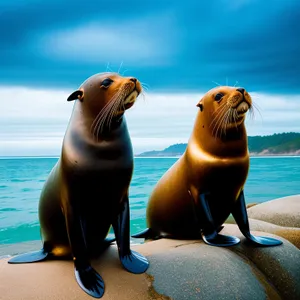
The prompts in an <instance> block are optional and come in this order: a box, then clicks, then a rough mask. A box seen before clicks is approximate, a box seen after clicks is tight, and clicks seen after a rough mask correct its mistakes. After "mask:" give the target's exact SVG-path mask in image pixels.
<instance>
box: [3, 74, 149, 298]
mask: <svg viewBox="0 0 300 300" xmlns="http://www.w3.org/2000/svg"><path fill="white" fill-rule="evenodd" d="M141 90H142V87H141V84H140V82H139V81H138V80H137V79H136V78H132V77H126V78H125V77H121V76H120V75H118V74H115V73H100V74H96V75H93V76H91V77H90V78H88V79H87V80H86V81H84V83H83V84H82V85H81V86H80V88H79V89H78V90H76V91H75V92H73V93H72V94H71V95H70V96H69V97H68V99H67V100H68V101H73V100H76V101H75V103H74V107H73V112H72V115H71V118H70V120H69V124H68V127H67V130H66V133H65V136H64V139H63V143H62V151H61V156H60V158H59V160H58V162H57V163H56V165H55V166H54V168H53V169H52V171H51V173H50V175H49V177H48V179H47V180H46V182H45V185H44V186H43V189H42V192H41V196H40V201H39V221H40V225H41V235H42V240H43V249H42V250H40V251H36V252H32V253H26V254H22V255H19V256H16V257H14V258H12V259H11V260H10V261H9V263H28V262H37V261H42V260H46V259H48V258H49V259H50V258H59V257H68V256H71V257H72V258H73V260H74V267H75V277H76V280H77V282H78V284H79V285H80V287H81V288H82V289H83V290H84V291H85V292H86V293H88V294H89V295H91V296H93V297H95V298H101V297H102V295H103V293H104V282H103V280H102V278H101V276H100V275H99V274H98V273H97V272H96V271H95V270H94V269H93V268H92V267H91V265H90V262H89V261H90V259H91V258H92V257H97V256H99V254H100V253H101V251H102V250H103V248H104V247H105V246H106V245H107V244H109V243H110V242H111V241H113V240H114V239H113V240H105V237H106V236H107V234H108V232H109V229H110V227H111V225H112V227H113V229H114V233H115V237H116V241H117V245H118V251H119V257H120V260H121V263H122V265H123V267H124V268H125V269H126V270H128V271H129V272H132V273H136V274H138V273H143V272H145V271H146V270H147V268H148V266H149V263H148V261H147V259H146V258H145V257H144V256H142V255H141V254H139V253H137V252H135V251H132V250H131V249H130V244H129V242H130V240H129V239H130V236H129V230H130V229H129V201H128V190H129V185H130V181H131V177H132V172H133V150H132V144H131V140H130V136H129V133H128V130H127V125H126V120H125V116H124V112H125V110H127V109H129V108H130V107H131V106H132V105H133V104H134V102H135V100H136V98H137V97H138V95H139V94H140V93H141Z"/></svg>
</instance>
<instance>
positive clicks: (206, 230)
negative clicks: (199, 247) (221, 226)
mask: <svg viewBox="0 0 300 300" xmlns="http://www.w3.org/2000/svg"><path fill="white" fill-rule="evenodd" d="M196 212H197V216H198V217H199V220H201V221H202V222H201V224H203V225H202V226H201V227H203V228H201V229H202V230H201V236H202V239H203V241H204V242H205V243H206V244H208V245H211V246H220V247H226V246H233V245H236V244H238V243H239V242H240V239H239V238H237V237H234V236H226V235H222V234H218V233H217V230H216V227H215V225H214V221H213V218H212V215H211V212H210V208H209V205H208V202H207V200H206V196H205V194H200V196H199V200H198V202H197V204H196Z"/></svg>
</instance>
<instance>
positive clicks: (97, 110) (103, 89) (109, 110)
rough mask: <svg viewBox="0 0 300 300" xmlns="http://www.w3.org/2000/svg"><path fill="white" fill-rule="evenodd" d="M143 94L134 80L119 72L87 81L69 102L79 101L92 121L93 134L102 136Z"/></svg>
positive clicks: (99, 75) (104, 74) (96, 76)
mask: <svg viewBox="0 0 300 300" xmlns="http://www.w3.org/2000/svg"><path fill="white" fill-rule="evenodd" d="M141 91H142V86H141V84H140V82H139V81H138V80H137V79H136V78H134V77H123V76H120V75H119V74H117V73H99V74H95V75H93V76H91V77H89V78H88V79H87V80H85V81H84V82H83V83H82V85H81V86H80V87H79V89H78V90H76V91H75V92H73V93H72V94H71V95H70V96H69V97H68V99H67V100H68V101H72V100H78V101H79V102H80V105H81V106H82V108H83V111H84V112H85V113H87V114H88V115H89V116H90V117H91V118H93V119H94V120H93V124H92V128H91V129H92V131H93V133H94V134H99V133H101V132H102V130H104V128H110V127H111V125H112V124H113V122H114V121H116V120H120V118H121V117H122V115H123V114H124V112H125V111H126V110H127V109H129V108H130V107H132V106H133V104H134V103H135V101H136V99H137V97H138V95H139V94H140V93H141Z"/></svg>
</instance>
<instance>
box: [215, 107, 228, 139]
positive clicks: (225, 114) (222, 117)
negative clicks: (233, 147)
mask: <svg viewBox="0 0 300 300" xmlns="http://www.w3.org/2000/svg"><path fill="white" fill-rule="evenodd" d="M226 108H227V109H228V107H226ZM228 113H229V110H227V111H225V113H224V114H223V115H222V116H221V117H220V119H219V120H218V123H216V124H218V126H217V128H216V134H215V137H216V138H218V132H219V129H220V127H221V125H222V123H223V122H224V119H225V118H226V116H227V114H228ZM220 137H221V135H220Z"/></svg>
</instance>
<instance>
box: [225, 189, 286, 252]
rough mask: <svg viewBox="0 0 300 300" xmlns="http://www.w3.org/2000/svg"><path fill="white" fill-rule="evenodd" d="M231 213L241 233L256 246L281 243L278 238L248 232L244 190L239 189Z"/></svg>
mask: <svg viewBox="0 0 300 300" xmlns="http://www.w3.org/2000/svg"><path fill="white" fill-rule="evenodd" d="M231 213H232V215H233V217H234V219H235V221H236V223H237V225H238V227H239V229H240V231H241V232H242V234H243V235H244V236H245V237H246V238H247V239H248V240H249V241H251V242H252V243H253V244H255V245H258V246H278V245H281V244H282V242H281V241H279V240H276V239H273V238H269V237H260V236H254V235H252V234H251V233H250V227H249V220H248V214H247V208H246V203H245V197H244V191H241V193H240V195H239V197H238V199H237V201H236V202H235V204H234V207H233V209H232V212H231Z"/></svg>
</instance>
